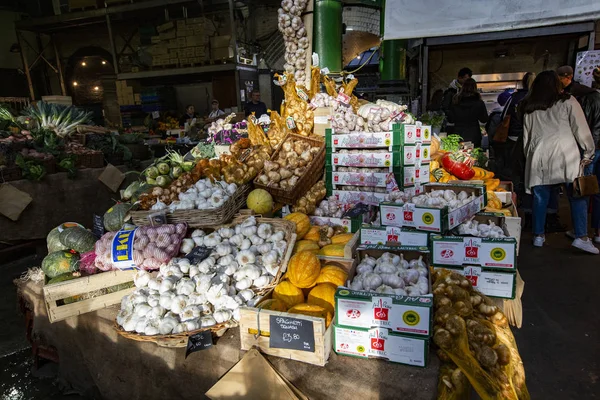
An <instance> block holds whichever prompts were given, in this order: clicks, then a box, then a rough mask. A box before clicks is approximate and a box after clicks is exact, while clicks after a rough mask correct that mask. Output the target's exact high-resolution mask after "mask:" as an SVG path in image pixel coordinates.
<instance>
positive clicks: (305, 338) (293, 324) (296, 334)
mask: <svg viewBox="0 0 600 400" xmlns="http://www.w3.org/2000/svg"><path fill="white" fill-rule="evenodd" d="M269 330H270V332H271V335H270V337H269V346H270V347H271V348H278V349H291V350H301V351H310V352H314V351H315V332H314V330H313V322H312V321H307V320H305V319H299V318H288V317H281V316H278V315H271V316H270V319H269Z"/></svg>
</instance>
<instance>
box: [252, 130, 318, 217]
mask: <svg viewBox="0 0 600 400" xmlns="http://www.w3.org/2000/svg"><path fill="white" fill-rule="evenodd" d="M292 138H293V139H296V140H303V141H305V142H308V143H310V145H311V146H318V147H320V148H321V149H320V150H319V152H318V153H317V154H316V155H315V158H314V159H313V160H312V161H311V163H310V164H309V165H308V166H307V169H306V173H305V174H304V175H303V176H302V177H300V179H299V180H298V183H297V184H296V186H294V187H293V188H291V189H281V188H275V187H271V186H269V185H263V184H262V183H260V182H259V181H258V176H259V175H260V172H259V174H258V175H257V176H256V178H255V179H254V186H255V187H256V188H260V189H264V190H266V191H267V192H269V193H270V194H271V196H273V200H275V202H277V203H281V204H290V205H293V204H295V203H296V200H298V199H299V198H300V197H302V196H303V195H304V194H305V193H306V192H308V191H309V190H310V188H311V187H312V186H313V185H314V184H315V183H317V181H318V180H319V179H320V178H321V177H322V176H323V168H324V167H325V142H324V141H323V140H320V139H315V138H309V137H305V136H300V135H296V134H293V133H290V134H288V135H287V136H286V137H285V139H283V141H282V142H281V143H282V144H283V143H285V142H286V141H287V140H289V139H292ZM282 147H283V146H281V145H280V146H279V147H278V148H277V150H276V151H275V153H273V155H272V156H271V160H276V159H277V156H278V155H279V152H280V151H281V149H282ZM261 172H262V171H261Z"/></svg>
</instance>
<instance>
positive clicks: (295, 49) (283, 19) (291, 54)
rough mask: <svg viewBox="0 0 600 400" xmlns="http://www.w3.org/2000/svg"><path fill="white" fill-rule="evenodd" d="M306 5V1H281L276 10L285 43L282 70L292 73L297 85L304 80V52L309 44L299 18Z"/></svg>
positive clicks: (302, 23)
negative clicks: (279, 6)
mask: <svg viewBox="0 0 600 400" xmlns="http://www.w3.org/2000/svg"><path fill="white" fill-rule="evenodd" d="M307 4H308V0H283V1H282V2H281V8H280V9H279V10H277V14H278V15H279V17H278V21H279V24H278V27H279V31H280V32H281V33H282V34H283V41H284V43H285V64H284V66H283V68H284V69H285V72H287V73H293V74H294V79H295V80H296V82H299V83H301V82H304V81H305V80H306V70H305V68H306V52H307V51H308V47H309V44H310V43H309V41H308V37H307V34H306V28H305V27H304V22H303V21H302V16H301V15H302V12H303V11H304V9H305V8H306V5H307Z"/></svg>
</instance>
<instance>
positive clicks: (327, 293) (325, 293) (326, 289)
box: [307, 283, 336, 314]
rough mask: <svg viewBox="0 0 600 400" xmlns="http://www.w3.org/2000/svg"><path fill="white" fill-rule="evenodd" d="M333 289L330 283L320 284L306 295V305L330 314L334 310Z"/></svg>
mask: <svg viewBox="0 0 600 400" xmlns="http://www.w3.org/2000/svg"><path fill="white" fill-rule="evenodd" d="M335 289H336V287H335V286H334V285H332V284H331V283H320V284H318V285H317V286H315V287H314V289H313V290H311V291H310V293H309V294H308V300H307V303H308V304H315V305H317V306H321V307H323V308H324V309H326V310H327V311H329V312H330V313H332V314H333V313H334V310H335Z"/></svg>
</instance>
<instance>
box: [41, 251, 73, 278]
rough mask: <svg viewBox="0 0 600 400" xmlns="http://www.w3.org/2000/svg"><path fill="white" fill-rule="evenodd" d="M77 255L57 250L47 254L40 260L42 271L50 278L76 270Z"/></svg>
mask: <svg viewBox="0 0 600 400" xmlns="http://www.w3.org/2000/svg"><path fill="white" fill-rule="evenodd" d="M78 265H79V255H77V254H73V253H71V252H69V251H65V250H59V251H55V252H54V253H50V254H48V255H47V256H46V257H45V258H44V259H43V260H42V271H44V274H46V276H47V277H48V278H50V279H52V278H56V277H57V276H59V275H62V274H66V273H69V272H75V271H77V270H78Z"/></svg>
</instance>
